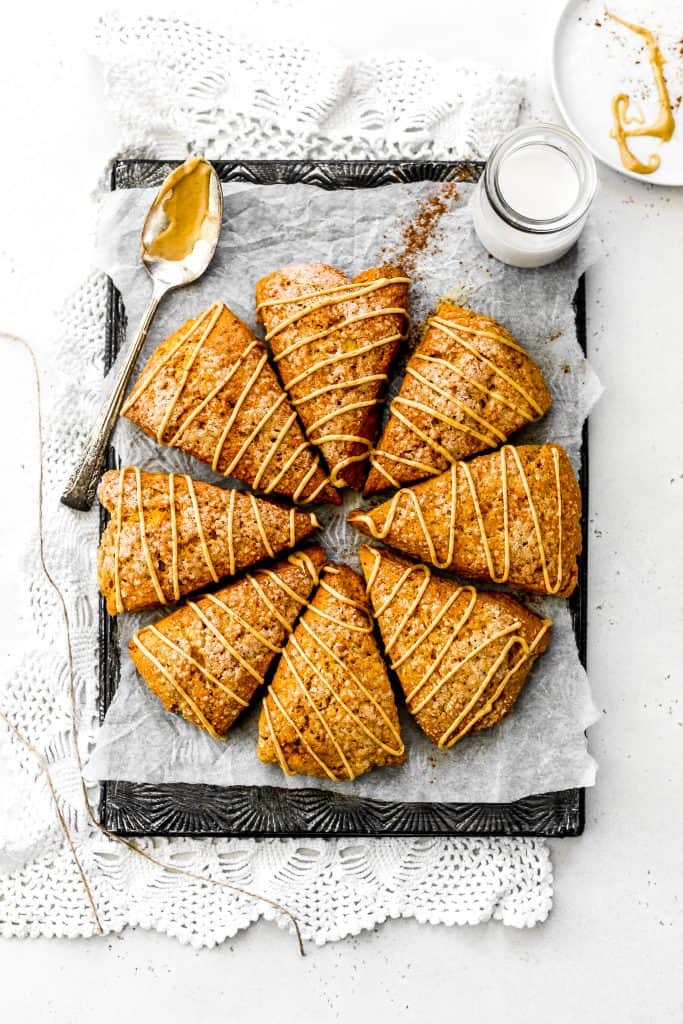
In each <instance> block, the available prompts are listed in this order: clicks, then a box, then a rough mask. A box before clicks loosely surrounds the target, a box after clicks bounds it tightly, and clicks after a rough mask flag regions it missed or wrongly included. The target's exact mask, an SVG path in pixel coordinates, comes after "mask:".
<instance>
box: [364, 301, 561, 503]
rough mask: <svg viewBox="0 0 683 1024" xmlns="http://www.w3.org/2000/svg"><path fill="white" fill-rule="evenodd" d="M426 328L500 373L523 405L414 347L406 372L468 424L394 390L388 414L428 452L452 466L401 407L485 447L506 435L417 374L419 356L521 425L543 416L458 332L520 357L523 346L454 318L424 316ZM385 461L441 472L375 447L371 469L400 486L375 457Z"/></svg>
mask: <svg viewBox="0 0 683 1024" xmlns="http://www.w3.org/2000/svg"><path fill="white" fill-rule="evenodd" d="M428 327H429V328H431V329H433V330H437V331H441V333H442V334H446V335H447V336H448V337H449V338H451V339H452V340H453V341H454V342H456V343H457V344H458V345H460V346H461V348H464V349H466V351H467V352H469V353H470V354H471V355H473V356H475V358H477V359H478V360H479V361H480V362H482V363H484V364H485V365H486V366H488V367H489V369H491V370H492V371H493V373H494V374H495V375H496V376H497V377H500V378H501V380H503V381H505V382H506V383H507V384H508V385H509V387H510V388H512V390H513V392H515V393H516V394H517V395H518V396H519V398H520V399H521V400H522V403H523V404H520V402H519V401H516V402H515V401H514V398H513V399H512V400H511V399H510V398H508V397H506V396H505V395H503V394H501V393H500V391H498V390H497V389H496V390H494V389H492V388H487V387H484V386H483V385H482V384H480V383H479V382H478V381H475V380H473V379H472V378H471V377H468V376H467V374H466V373H463V371H462V370H461V369H459V367H457V366H456V365H455V363H453V362H451V361H450V360H448V359H445V358H443V357H442V356H430V355H426V354H424V353H422V352H420V350H419V349H418V350H417V351H416V352H415V353H414V354H413V356H412V358H411V360H410V362H409V363H408V367H407V369H406V374H407V375H409V376H411V377H413V378H414V379H415V380H417V381H418V382H419V383H420V384H421V385H422V387H424V388H427V389H428V390H429V391H431V392H432V393H433V394H435V395H439V396H440V397H441V398H444V399H446V400H447V401H448V402H449V403H451V404H452V405H455V406H456V407H457V408H458V409H459V410H460V412H461V413H462V414H463V416H465V417H468V418H469V421H471V422H468V419H465V420H463V421H459V420H455V419H453V418H452V417H451V416H447V415H446V414H444V413H442V412H440V411H439V410H438V409H436V408H434V406H432V405H428V404H427V403H426V402H421V401H417V400H415V399H412V398H404V397H403V396H401V395H400V394H398V395H397V396H396V397H395V398H394V399H393V400H392V402H391V414H392V416H394V417H395V418H396V419H397V420H399V421H400V422H401V423H402V424H403V425H404V426H405V427H406V428H407V429H408V430H409V431H410V432H411V433H412V434H414V435H415V436H416V437H418V438H419V439H420V440H421V441H422V442H424V443H425V444H426V445H428V446H429V447H430V448H431V449H432V451H434V452H435V453H436V454H437V455H439V456H440V457H441V458H442V459H444V460H445V461H446V463H450V464H452V463H454V462H455V461H456V459H455V458H454V457H453V455H452V454H451V452H450V451H449V450H448V449H447V448H444V446H443V445H441V444H439V442H438V441H436V440H434V438H433V437H431V436H430V434H428V433H426V432H425V431H424V430H421V429H420V427H418V426H417V424H416V423H415V422H414V421H413V420H412V419H411V418H410V417H409V416H408V415H406V414H405V413H403V412H402V411H401V409H402V408H406V409H415V410H416V411H417V412H421V413H424V415H425V416H427V417H429V418H432V419H435V420H438V421H439V422H440V423H444V424H445V425H446V426H448V427H450V428H451V429H453V430H457V431H459V432H460V433H462V434H467V435H469V436H470V437H474V438H476V440H477V441H480V442H481V443H482V444H483V445H484V446H485V447H487V448H495V447H497V446H498V445H499V444H500V442H501V441H505V440H506V436H507V435H506V434H504V433H503V432H502V431H500V430H499V429H498V427H497V426H496V425H495V423H491V422H490V421H489V420H487V419H486V418H485V417H484V416H482V415H481V414H480V413H478V412H477V411H476V410H475V409H474V408H471V407H470V406H469V405H467V404H466V403H465V402H462V401H460V399H458V398H456V397H455V395H454V394H452V393H451V392H449V391H446V390H444V389H443V388H441V387H439V385H438V384H436V383H435V382H434V381H432V380H430V379H429V378H428V377H425V376H424V374H422V373H420V372H419V370H418V369H417V368H416V367H415V365H414V362H415V361H416V360H421V361H422V362H424V363H426V364H428V365H429V364H431V365H434V366H441V367H444V368H445V369H447V370H448V371H450V372H451V373H452V374H454V376H456V377H458V378H459V379H460V380H463V381H465V382H466V384H467V385H468V386H470V387H472V388H474V389H475V390H476V391H478V392H479V393H480V394H483V395H485V396H486V397H487V398H491V399H493V400H494V401H495V402H497V403H499V404H501V405H504V406H506V407H507V408H508V409H510V410H512V411H513V412H515V413H517V415H518V416H519V417H520V419H521V420H522V422H523V423H524V422H526V423H533V422H535V421H536V420H538V419H540V418H541V417H542V416H543V413H544V411H543V409H542V408H541V406H540V405H539V404H538V402H536V400H535V399H534V397H533V396H532V395H531V394H529V392H528V391H527V390H526V388H524V387H523V386H522V385H521V384H519V383H518V382H517V381H515V380H514V378H513V377H511V376H510V375H509V374H508V373H506V372H505V371H504V370H503V369H502V368H501V367H500V366H498V364H497V363H495V362H494V361H493V359H491V358H490V357H489V356H486V355H484V353H483V352H481V351H480V350H479V349H477V348H476V347H475V346H474V345H471V344H470V343H469V342H468V341H466V340H465V339H464V338H462V337H461V334H472V335H475V336H477V337H481V338H487V339H489V340H490V341H495V342H496V343H497V344H500V345H505V346H506V347H507V348H511V349H514V351H516V352H520V353H522V355H524V356H526V353H525V351H524V349H523V348H522V347H521V345H518V344H517V343H516V342H515V341H513V340H512V339H511V338H508V337H506V336H505V335H504V334H501V333H499V332H497V331H484V330H480V329H477V328H474V327H466V326H465V325H464V324H460V323H458V321H456V320H447V319H445V318H443V317H438V316H432V317H430V319H429V320H428ZM377 456H379V457H380V458H379V459H378V458H377ZM385 459H389V460H391V461H393V462H398V463H401V464H402V465H404V466H410V467H411V468H414V469H418V470H420V471H421V472H423V473H425V474H427V475H429V476H436V475H438V474H439V473H440V472H441V470H440V468H439V467H438V466H434V465H432V464H429V463H426V462H422V461H420V460H419V459H411V458H409V457H408V456H405V455H397V454H394V453H392V452H387V451H384V449H382V448H378V449H375V450H374V451H373V452H372V453H371V455H370V463H371V465H372V466H373V468H374V469H376V470H377V471H378V472H379V473H380V474H381V475H382V476H383V477H384V478H385V479H386V480H387V481H388V482H389V483H390V484H391V485H392V487H400V486H401V483H400V481H399V480H396V479H395V478H394V477H393V476H392V475H391V473H390V472H389V471H388V470H387V469H386V468H385V467H384V466H383V465H382V464H381V460H385Z"/></svg>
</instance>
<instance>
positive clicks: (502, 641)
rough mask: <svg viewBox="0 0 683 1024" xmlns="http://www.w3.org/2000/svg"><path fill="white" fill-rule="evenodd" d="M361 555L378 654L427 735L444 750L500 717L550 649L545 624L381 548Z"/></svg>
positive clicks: (515, 605) (503, 599)
mask: <svg viewBox="0 0 683 1024" xmlns="http://www.w3.org/2000/svg"><path fill="white" fill-rule="evenodd" d="M359 555H360V561H361V566H362V568H363V573H364V575H365V578H366V581H367V590H368V596H369V598H370V601H371V604H372V608H373V612H374V615H375V618H376V619H377V622H378V625H379V628H380V632H381V634H382V639H383V641H384V652H385V654H386V656H387V658H390V659H391V665H392V668H394V669H395V671H396V673H397V675H398V678H399V680H400V683H401V687H402V688H403V691H404V693H405V695H406V704H407V707H408V710H409V711H410V713H411V714H412V715H413V716H414V718H415V721H416V722H417V724H418V725H419V726H420V728H421V729H422V731H423V732H424V733H425V735H426V736H428V737H429V739H430V740H431V741H432V742H433V743H436V744H437V746H439V747H440V748H441V749H442V750H446V749H448V748H449V747H452V746H453V745H454V744H455V743H457V742H458V741H459V740H461V739H462V738H463V737H464V736H466V735H467V734H468V733H474V732H479V731H480V730H481V729H489V728H490V727H491V726H492V725H495V724H496V723H497V722H499V721H500V720H501V718H504V717H505V715H507V714H508V713H509V712H510V711H511V710H512V708H513V706H514V704H515V701H516V700H517V698H518V696H519V694H520V692H521V690H522V687H523V686H524V683H525V681H526V678H527V676H528V674H529V672H530V670H531V668H532V666H533V663H534V661H535V660H536V659H537V658H538V657H539V655H541V654H542V653H543V652H544V651H545V650H546V648H547V647H548V644H549V643H550V635H551V629H552V623H551V622H550V620H549V619H541V618H539V616H538V615H534V614H533V612H530V611H528V609H526V608H525V607H524V606H523V605H521V604H520V603H519V602H518V601H515V600H514V599H513V598H512V597H509V596H508V595H507V594H500V593H486V592H480V591H477V590H475V588H474V587H472V586H465V585H463V584H460V583H458V582H457V581H456V580H454V579H444V578H442V577H440V576H436V575H434V574H433V573H432V571H431V569H430V568H429V567H428V566H426V565H420V564H416V563H414V562H409V561H408V560H407V559H403V558H399V557H398V556H397V555H393V554H391V553H389V552H388V551H384V550H382V549H380V548H370V547H367V546H366V545H363V547H361V549H360V553H359Z"/></svg>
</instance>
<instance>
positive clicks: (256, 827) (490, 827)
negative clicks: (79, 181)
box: [99, 159, 588, 837]
mask: <svg viewBox="0 0 683 1024" xmlns="http://www.w3.org/2000/svg"><path fill="white" fill-rule="evenodd" d="M175 166H177V162H176V161H173V162H164V161H160V160H137V159H136V160H119V161H117V162H116V163H115V164H114V165H113V167H112V174H111V188H112V189H121V188H144V187H149V186H158V185H160V184H161V182H162V181H163V179H164V178H165V177H166V175H167V174H168V173H169V171H170V170H171V169H172V168H173V167H175ZM214 166H215V167H216V170H217V171H218V174H219V176H220V178H221V181H245V182H251V183H253V184H257V185H267V184H273V183H285V184H287V183H294V182H298V183H306V184H311V185H316V186H318V187H319V188H324V189H338V188H348V189H353V188H374V187H377V186H378V185H388V184H391V183H395V182H409V181H463V180H465V181H476V180H477V179H478V178H479V176H480V175H481V172H482V170H483V167H484V165H483V164H482V163H479V162H472V161H441V162H422V161H420V162H417V161H408V160H396V161H336V160H335V161H322V162H321V161H294V160H277V161H264V160H239V161H237V160H235V161H232V160H231V161H219V162H217V163H215V165H214ZM575 311H576V328H577V333H578V338H579V342H580V343H581V345H582V347H583V349H584V351H585V347H586V316H585V292H584V281H583V279H581V281H580V282H579V287H578V290H577V293H576V298H575ZM124 334H125V310H124V309H123V304H122V302H121V297H120V295H119V294H118V292H117V291H116V289H115V288H114V286H113V284H111V283H110V287H109V308H108V317H107V330H106V339H105V353H104V365H105V372H106V371H107V370H108V369H109V367H110V366H111V363H112V361H113V359H114V357H115V355H116V353H117V352H118V349H119V346H120V345H121V343H122V341H123V339H124ZM109 465H110V467H112V466H114V465H116V456H115V453H114V451H113V450H110V452H109ZM580 484H581V490H582V494H583V501H584V511H585V514H584V517H583V555H582V557H581V559H580V562H579V583H578V586H577V588H576V590H575V591H574V594H573V595H572V597H571V599H570V608H571V613H572V620H573V624H574V629H575V632H576V639H577V643H578V648H579V655H580V657H581V661H582V662H583V663H584V664H585V658H586V599H587V577H586V566H587V543H588V537H587V529H586V523H587V521H588V514H587V510H588V431H587V426H584V431H583V446H582V456H581V468H580ZM102 524H103V525H104V513H103V516H102ZM99 645H100V671H99V683H100V695H99V696H100V717H101V718H103V717H104V715H105V713H106V711H107V708H108V707H109V704H110V703H111V700H112V697H113V695H114V693H115V691H116V687H117V684H118V680H119V669H120V664H119V646H118V643H117V629H116V619H115V618H112V617H111V616H109V615H108V614H107V610H106V607H105V603H104V600H103V599H101V600H100V632H99ZM100 820H101V822H102V824H103V825H105V826H106V828H108V829H110V830H111V831H113V832H117V833H119V834H120V835H164V836H177V835H187V836H243V837H246V836H279V837H286V836H327V837H335V836H390V835H391V836H493V835H497V836H553V837H564V836H577V835H580V834H581V833H582V832H583V828H584V820H585V790H583V789H568V790H563V791H562V792H558V793H543V794H538V795H534V796H529V797H525V798H524V799H522V800H517V801H515V802H514V803H503V804H493V803H483V804H463V803H426V802H425V803H399V802H386V801H380V800H370V799H367V798H362V797H354V796H347V795H342V794H339V793H336V792H332V791H327V790H311V789H306V790H292V789H283V788H279V787H277V786H228V787H221V786H208V785H190V784H182V783H175V784H165V785H156V784H155V785H147V784H140V783H133V782H124V781H120V780H108V781H105V782H103V783H102V784H101V793H100Z"/></svg>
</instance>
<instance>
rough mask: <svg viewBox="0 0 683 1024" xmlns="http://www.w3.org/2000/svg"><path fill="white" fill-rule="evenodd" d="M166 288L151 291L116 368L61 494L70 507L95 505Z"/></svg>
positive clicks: (81, 509)
mask: <svg viewBox="0 0 683 1024" xmlns="http://www.w3.org/2000/svg"><path fill="white" fill-rule="evenodd" d="M167 291H168V288H165V287H155V288H154V290H153V291H152V297H151V299H150V300H149V305H148V307H147V310H146V312H145V315H144V316H143V318H142V320H141V321H140V326H139V327H138V330H137V334H136V335H135V338H134V339H133V341H132V343H131V345H130V346H129V348H128V351H127V352H126V354H125V356H124V357H123V359H122V360H121V365H120V366H119V368H118V370H117V371H116V376H115V377H114V379H113V383H112V389H111V392H110V394H109V398H108V399H107V400H106V402H105V403H104V405H103V406H102V408H101V409H100V412H99V414H98V416H97V419H96V420H95V423H94V425H93V428H92V430H91V431H90V434H89V435H88V439H87V441H86V442H85V445H84V446H83V451H82V452H81V457H80V459H79V460H78V462H77V464H76V466H75V468H74V471H73V473H72V474H71V476H70V477H69V482H68V484H67V485H66V487H65V489H64V493H63V494H62V498H61V500H62V502H63V504H64V505H68V506H69V508H75V509H78V510H79V511H81V512H87V510H88V509H89V508H91V507H92V503H93V501H94V500H95V491H96V490H97V483H98V481H99V478H100V473H101V471H102V464H103V462H104V458H105V455H106V452H107V446H108V444H109V438H110V437H111V432H112V430H113V429H114V425H115V423H116V420H117V418H118V415H119V412H120V411H121V406H122V405H123V398H124V395H125V393H126V388H127V387H128V381H129V380H130V376H131V374H132V372H133V368H134V366H135V363H136V362H137V358H138V356H139V354H140V349H141V348H142V346H143V343H144V341H145V338H146V337H147V332H148V331H149V328H150V324H151V323H152V320H153V319H154V314H155V313H156V311H157V307H158V305H159V303H160V302H161V299H162V298H163V296H164V295H165V294H166V292H167Z"/></svg>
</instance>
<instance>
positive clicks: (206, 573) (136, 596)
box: [97, 466, 318, 615]
mask: <svg viewBox="0 0 683 1024" xmlns="http://www.w3.org/2000/svg"><path fill="white" fill-rule="evenodd" d="M98 496H99V499H100V501H101V503H102V504H103V505H104V507H105V508H106V509H107V511H108V512H110V513H111V519H110V521H109V523H108V524H107V527H106V529H105V530H104V532H103V534H102V538H101V540H100V547H99V551H98V558H97V575H98V579H99V584H100V590H101V591H102V593H103V594H104V596H105V598H106V599H107V611H108V612H109V614H110V615H117V614H119V613H120V612H131V611H139V610H141V609H143V608H157V607H159V606H160V605H164V604H172V603H173V602H174V601H177V600H178V598H179V597H181V596H182V595H183V594H189V593H190V592H191V591H193V590H197V589H198V588H199V587H203V586H204V585H205V584H207V583H211V582H218V580H219V579H221V578H222V577H223V576H234V575H235V573H236V572H237V571H238V570H239V569H244V568H245V567H246V566H248V565H253V564H254V562H259V561H260V560H261V559H262V558H271V557H272V556H273V555H275V554H277V553H278V552H280V551H283V550H285V549H286V548H290V547H294V545H295V544H297V543H298V542H299V541H300V540H303V538H304V537H309V536H310V535H311V534H312V533H313V531H314V530H315V529H317V527H318V521H317V519H316V518H315V516H314V515H313V513H311V512H302V511H301V510H300V509H296V508H286V507H285V506H284V505H278V504H276V502H274V501H267V500H266V499H265V498H255V497H254V495H253V494H248V493H246V492H244V491H237V490H234V489H231V490H228V489H224V488H222V487H213V486H212V485H211V484H205V483H202V482H201V481H200V480H192V478H191V477H189V476H180V475H178V474H173V473H171V474H167V473H143V472H142V471H141V470H139V469H138V468H137V467H136V466H128V467H126V468H125V469H117V470H111V471H110V472H108V473H105V474H104V476H103V477H102V482H101V483H100V486H99V490H98Z"/></svg>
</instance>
